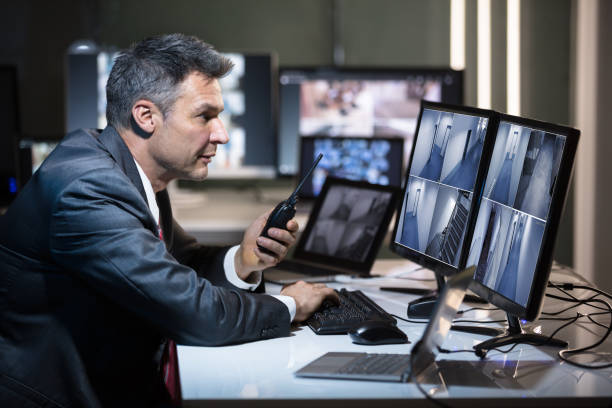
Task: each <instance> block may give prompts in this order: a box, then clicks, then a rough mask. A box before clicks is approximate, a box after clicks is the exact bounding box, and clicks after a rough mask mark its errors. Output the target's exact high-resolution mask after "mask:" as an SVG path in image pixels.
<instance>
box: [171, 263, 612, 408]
mask: <svg viewBox="0 0 612 408" xmlns="http://www.w3.org/2000/svg"><path fill="white" fill-rule="evenodd" d="M411 269H414V264H411V263H410V262H408V261H403V260H379V261H377V262H376V263H375V265H374V271H375V272H376V273H391V274H392V275H397V274H398V273H399V276H400V277H395V278H388V277H387V278H370V279H360V280H352V281H345V282H339V283H334V284H331V286H334V287H337V288H340V287H346V288H349V289H360V290H362V291H363V292H364V293H365V294H366V295H368V296H370V297H371V298H372V299H373V300H374V301H376V302H377V303H378V304H379V305H381V306H382V307H383V308H384V309H385V310H387V311H388V312H390V313H394V314H397V315H399V316H402V317H405V316H406V305H407V303H408V301H409V300H411V299H414V298H415V297H416V296H413V295H405V294H401V293H395V292H387V291H381V290H380V289H379V288H378V286H379V285H380V284H381V283H386V284H388V283H391V284H395V285H396V286H401V285H405V286H410V287H414V286H416V285H432V287H433V282H431V281H419V282H416V281H414V280H410V279H406V277H413V278H415V277H416V278H419V279H428V278H432V277H433V275H432V274H431V273H430V272H429V271H423V270H421V271H416V272H410V270H411ZM401 276H403V278H402V277H401ZM578 279H579V278H578V277H577V275H575V274H573V272H571V271H565V270H556V271H553V274H552V279H551V280H553V281H555V282H557V281H578ZM267 289H268V292H270V293H278V291H279V290H280V288H279V287H278V286H277V285H270V284H268V286H267ZM549 291H551V289H549ZM572 293H573V294H574V295H575V296H581V297H584V296H586V295H587V292H586V291H580V290H574V291H572ZM588 294H589V295H590V293H588ZM470 306H477V305H466V304H464V305H463V306H462V307H461V309H467V308H468V307H470ZM565 306H568V304H567V303H563V302H561V301H558V300H554V299H550V298H547V300H546V301H545V304H544V311H547V312H550V311H557V310H560V309H562V308H564V307H565ZM489 307H490V306H489ZM579 310H581V311H583V312H587V311H589V308H588V307H586V306H581V308H580V309H579ZM592 310H593V309H591V310H590V311H592ZM575 313H576V310H575V309H571V310H570V311H568V312H566V313H564V314H563V316H575ZM461 318H462V319H472V318H473V319H482V320H488V319H490V320H499V319H504V318H505V315H504V314H503V312H500V311H493V312H489V311H472V312H469V313H466V314H465V315H464V316H462V317H461ZM596 320H598V321H599V322H601V323H602V324H604V325H608V324H609V322H610V316H600V317H599V318H596ZM579 322H580V323H579V324H573V325H571V326H570V327H568V328H566V329H563V330H562V331H561V332H559V334H558V336H557V337H559V338H562V339H564V340H567V341H569V343H570V347H578V346H586V345H588V344H591V343H594V342H595V341H596V340H597V339H599V338H600V337H601V336H602V334H603V333H605V329H603V328H601V327H598V326H597V325H595V324H594V323H592V322H590V321H589V320H587V319H586V318H583V319H581V320H580V321H579ZM562 323H563V322H559V321H546V322H543V321H536V322H534V323H530V324H528V326H529V327H530V328H533V329H535V330H536V331H538V330H540V331H541V332H542V333H544V334H551V333H552V332H553V331H554V330H555V328H557V327H559V326H561V324H562ZM489 325H490V326H498V327H499V326H500V325H497V324H489ZM398 326H399V327H400V328H401V329H402V330H404V331H405V332H406V334H407V335H408V338H409V340H410V344H404V345H385V346H361V345H356V344H353V343H351V341H350V338H349V336H348V335H327V336H320V335H316V334H314V333H313V332H312V331H311V330H310V329H309V328H308V327H306V326H303V327H295V328H294V329H293V331H292V333H291V336H289V337H284V338H276V339H270V340H264V341H258V342H252V343H247V344H241V345H234V346H225V347H188V346H179V349H178V353H179V367H180V377H181V385H182V390H183V399H184V400H185V406H186V407H190V406H211V403H214V404H213V405H215V406H218V405H223V406H235V405H244V404H246V405H249V406H291V407H294V406H296V405H297V406H306V405H309V406H312V401H309V400H316V401H315V404H317V407H319V406H323V405H330V406H331V405H333V406H336V407H337V406H339V405H338V404H339V400H351V402H350V403H351V405H352V406H353V407H356V406H374V405H375V406H377V407H378V406H395V405H397V406H400V405H401V406H406V404H407V403H410V406H411V407H413V406H415V404H416V406H420V405H425V406H433V405H431V403H430V402H428V401H426V400H425V399H424V397H423V396H422V394H421V393H420V392H419V390H418V389H417V387H416V385H415V384H411V383H408V384H400V383H385V382H366V381H347V380H321V379H303V378H297V377H295V376H294V372H295V371H297V370H298V369H300V368H301V367H303V366H304V365H306V364H307V363H309V362H310V361H312V360H313V359H315V358H317V357H319V356H321V355H323V354H324V353H326V352H328V351H359V352H370V353H380V352H384V353H409V352H410V350H411V348H412V346H413V345H414V344H415V343H416V341H417V340H418V339H419V338H420V337H421V335H422V333H423V330H424V327H425V324H417V323H407V322H402V321H399V320H398ZM487 338H488V337H486V336H482V335H474V334H469V333H463V332H454V331H451V332H450V334H449V336H448V338H447V340H446V342H445V347H446V348H448V349H471V348H472V346H473V345H475V344H477V343H479V342H481V341H483V340H486V339H487ZM508 347H509V346H505V347H502V348H503V349H506V348H508ZM597 351H598V352H602V353H604V355H603V357H602V354H601V353H600V354H598V355H595V356H592V358H595V359H597V358H605V359H607V360H606V361H607V362H610V352H612V339H610V338H608V340H607V341H606V343H604V344H603V345H601V346H600V347H598V349H597ZM556 353H557V349H555V348H551V347H535V346H531V345H519V346H518V347H516V348H515V349H514V350H513V351H512V352H510V353H508V354H501V353H499V352H496V351H491V352H489V355H488V357H487V359H486V360H483V361H480V360H479V359H478V358H477V357H476V356H475V355H474V354H472V353H457V354H440V355H438V361H440V360H447V361H448V360H451V361H449V362H446V363H440V364H441V367H442V364H446V365H449V364H454V365H456V367H455V368H453V369H448V368H441V370H440V372H439V376H438V378H437V379H436V380H435V381H430V384H424V388H425V389H427V390H428V391H429V393H430V394H432V395H433V396H435V397H436V398H441V399H442V402H444V403H446V404H450V405H452V406H470V407H474V406H491V404H492V401H491V400H493V399H495V402H494V404H495V406H498V407H501V406H516V405H520V406H521V407H525V406H542V405H554V406H556V407H560V406H576V405H577V404H580V405H582V406H608V407H609V406H611V404H612V368H608V369H603V370H589V369H582V368H578V367H575V366H572V365H570V364H567V363H563V362H561V361H560V360H559V359H558V357H557V354H556ZM580 361H584V362H586V360H580ZM446 365H445V366H444V367H446ZM483 375H484V377H483ZM474 382H475V383H476V384H473V383H474ZM533 397H536V398H535V399H534V398H533ZM585 397H588V398H589V400H588V401H585V400H583V399H582V398H585ZM577 398H578V399H577ZM372 400H374V401H372ZM343 405H344V404H342V401H340V406H343Z"/></svg>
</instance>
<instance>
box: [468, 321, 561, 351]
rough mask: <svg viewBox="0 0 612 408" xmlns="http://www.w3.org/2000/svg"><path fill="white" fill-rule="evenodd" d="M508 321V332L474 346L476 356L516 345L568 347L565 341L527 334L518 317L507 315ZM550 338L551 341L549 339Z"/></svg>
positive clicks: (531, 333) (542, 335)
mask: <svg viewBox="0 0 612 408" xmlns="http://www.w3.org/2000/svg"><path fill="white" fill-rule="evenodd" d="M506 316H507V319H508V331H506V332H505V333H503V334H502V335H500V336H498V337H494V338H492V339H489V340H485V341H483V342H482V343H478V344H476V345H475V346H474V350H475V351H476V354H477V355H479V356H480V357H482V358H484V356H485V355H486V354H487V351H488V350H491V349H494V348H497V347H501V346H505V345H507V344H514V343H529V344H533V345H536V346H544V345H546V346H554V347H561V348H564V347H567V345H568V344H567V342H566V341H564V340H560V339H556V338H554V337H553V338H550V336H546V335H544V334H538V333H533V332H525V331H523V328H522V327H521V324H520V322H519V319H518V317H516V316H514V315H511V314H509V313H506ZM549 338H550V339H549Z"/></svg>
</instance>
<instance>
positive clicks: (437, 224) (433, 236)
mask: <svg viewBox="0 0 612 408" xmlns="http://www.w3.org/2000/svg"><path fill="white" fill-rule="evenodd" d="M471 205H472V193H470V192H468V191H464V190H458V189H456V188H451V187H449V186H445V185H441V184H438V183H433V182H431V181H429V180H426V179H421V178H418V177H410V180H409V183H408V186H407V189H406V199H405V200H404V207H403V211H402V219H401V220H400V225H401V228H400V229H398V232H397V236H396V242H398V243H400V244H402V245H404V246H406V247H408V248H411V249H414V250H417V251H419V252H422V253H425V254H427V255H429V256H431V257H433V258H436V259H439V260H441V261H442V262H445V263H447V264H449V265H453V266H457V265H458V263H459V256H460V254H461V249H462V247H463V239H464V236H465V231H466V226H467V222H468V215H469V210H470V208H471Z"/></svg>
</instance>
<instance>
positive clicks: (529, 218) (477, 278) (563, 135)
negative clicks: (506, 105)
mask: <svg viewBox="0 0 612 408" xmlns="http://www.w3.org/2000/svg"><path fill="white" fill-rule="evenodd" d="M579 135H580V132H579V131H578V130H576V129H571V128H568V127H564V126H558V125H553V124H550V123H545V122H539V121H535V120H530V119H524V118H519V117H514V116H508V115H502V116H501V117H500V123H499V128H498V131H497V137H496V139H495V147H494V149H493V153H492V157H491V161H490V164H489V166H488V168H487V176H486V183H485V185H484V191H483V198H482V203H481V205H480V210H479V212H478V216H477V218H476V225H475V229H474V234H473V236H472V240H471V243H470V251H469V257H468V260H467V265H468V266H471V265H474V266H476V271H475V273H474V282H473V284H472V290H473V291H474V292H475V293H477V294H479V295H480V296H482V297H483V298H485V299H487V300H488V301H489V302H490V303H491V304H493V305H495V306H498V307H499V308H501V309H503V310H504V311H506V313H507V314H508V321H509V325H510V326H509V327H510V328H509V332H510V333H509V336H505V337H503V338H501V339H500V338H498V339H492V340H491V341H489V342H487V343H486V344H484V345H483V344H481V345H479V346H478V347H479V348H480V349H486V348H491V347H497V346H500V345H503V344H507V343H511V342H538V341H539V342H540V343H542V342H543V341H544V340H547V338H541V337H540V338H538V337H537V336H527V335H525V334H523V333H522V332H521V328H520V325H519V322H518V319H519V318H520V319H525V320H529V321H531V320H534V319H536V318H537V317H538V315H539V313H540V310H541V307H542V303H543V300H544V295H545V291H546V287H547V283H548V278H549V275H550V269H551V264H552V257H553V248H554V242H555V238H556V234H557V229H558V226H559V220H560V218H561V212H562V210H563V205H564V202H565V198H566V195H567V190H568V186H569V182H570V176H571V171H572V166H573V162H574V156H575V153H576V148H577V146H578V138H579ZM538 339H539V340H538ZM547 344H554V343H552V341H549V342H548V343H547ZM564 344H565V342H560V343H557V345H559V346H563V345H564Z"/></svg>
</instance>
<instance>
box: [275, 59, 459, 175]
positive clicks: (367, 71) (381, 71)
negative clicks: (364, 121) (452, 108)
mask: <svg viewBox="0 0 612 408" xmlns="http://www.w3.org/2000/svg"><path fill="white" fill-rule="evenodd" d="M288 74H293V75H296V76H298V75H304V78H305V80H315V79H334V78H335V77H337V78H338V79H351V77H354V78H355V79H362V80H368V79H372V80H377V79H406V78H408V77H421V76H422V77H425V78H427V79H429V78H436V79H437V78H443V83H442V95H441V99H442V101H441V102H445V103H452V104H462V103H463V99H464V75H463V71H458V70H453V69H451V68H446V67H401V66H398V67H380V66H378V67H375V66H374V67H373V66H370V67H367V66H365V67H359V68H356V67H342V68H339V67H333V66H321V67H303V66H302V67H300V66H285V67H280V69H279V100H278V103H279V105H278V127H277V149H278V153H277V159H278V162H277V171H278V174H279V175H280V176H293V175H295V174H296V172H297V171H299V168H298V166H296V167H295V169H294V170H293V171H290V170H283V166H284V165H285V162H286V160H285V157H286V154H295V158H294V160H292V161H291V162H292V163H294V162H295V161H296V160H297V159H298V157H297V147H298V145H299V140H298V138H299V137H300V133H301V132H300V127H299V102H298V106H297V108H298V111H297V115H296V117H295V118H293V117H292V118H291V120H289V119H288V118H287V112H286V109H287V108H288V106H287V101H286V100H283V95H284V94H285V91H284V89H286V88H285V85H287V84H284V83H283V78H284V77H285V76H286V75H288ZM449 84H450V85H449ZM298 100H299V96H298ZM296 120H297V121H296ZM287 123H290V124H291V123H293V125H292V126H297V127H295V129H293V131H289V130H288V129H286V127H287ZM296 123H297V125H295V124H296ZM292 126H289V127H292ZM289 133H291V134H289ZM347 136H350V135H347ZM353 136H356V135H353ZM361 136H372V135H361ZM294 138H295V139H294ZM288 139H290V140H295V144H294V145H293V146H288V148H286V147H287V146H285V145H286V142H287V140H288ZM285 148H286V149H285ZM285 150H287V151H288V152H287V153H285Z"/></svg>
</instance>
